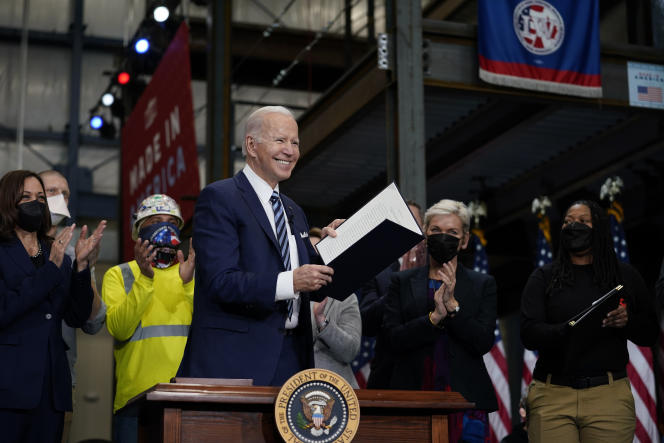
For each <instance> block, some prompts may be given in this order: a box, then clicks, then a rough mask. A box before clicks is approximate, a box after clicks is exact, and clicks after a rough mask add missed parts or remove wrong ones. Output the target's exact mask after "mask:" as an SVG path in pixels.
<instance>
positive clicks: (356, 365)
mask: <svg viewBox="0 0 664 443" xmlns="http://www.w3.org/2000/svg"><path fill="white" fill-rule="evenodd" d="M375 348H376V339H375V338H374V337H365V336H362V346H360V352H358V353H357V355H356V356H355V360H353V362H352V363H351V366H352V368H353V373H354V374H355V379H356V380H357V384H358V385H359V387H360V388H361V389H364V388H366V387H367V381H368V380H369V372H371V360H372V359H373V357H374V351H375Z"/></svg>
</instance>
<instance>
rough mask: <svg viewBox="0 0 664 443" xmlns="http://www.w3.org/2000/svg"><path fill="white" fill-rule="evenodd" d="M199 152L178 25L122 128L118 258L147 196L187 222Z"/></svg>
mask: <svg viewBox="0 0 664 443" xmlns="http://www.w3.org/2000/svg"><path fill="white" fill-rule="evenodd" d="M199 191H200V182H199V178H198V154H197V152H196V136H195V128H194V110H193V101H192V95H191V68H190V64H189V30H188V28H187V25H186V24H185V23H182V25H181V26H180V28H179V29H178V31H177V33H176V34H175V37H174V38H173V41H172V42H171V44H170V46H169V47H168V49H167V50H166V53H165V54H164V56H163V58H162V60H161V62H160V63H159V66H158V67H157V69H156V71H155V72H154V75H153V76H152V80H151V81H150V84H149V85H148V86H147V88H145V91H144V92H143V95H141V98H140V99H139V100H138V103H137V104H136V107H135V108H134V110H133V111H132V113H131V115H130V116H129V118H128V119H127V122H126V124H125V126H124V128H123V129H122V215H121V217H122V235H123V250H122V257H123V261H129V260H132V259H133V258H134V257H133V256H134V247H133V241H132V239H131V223H132V215H133V214H134V212H136V208H137V207H138V205H139V204H140V203H141V201H142V200H143V199H144V198H145V197H147V196H149V195H152V194H167V195H169V196H171V197H172V198H174V199H175V200H176V201H177V202H178V203H179V204H180V208H181V209H182V217H183V218H184V220H185V221H187V220H189V219H190V218H191V217H192V215H193V213H194V201H193V200H183V199H182V198H183V197H185V196H195V195H198V193H199Z"/></svg>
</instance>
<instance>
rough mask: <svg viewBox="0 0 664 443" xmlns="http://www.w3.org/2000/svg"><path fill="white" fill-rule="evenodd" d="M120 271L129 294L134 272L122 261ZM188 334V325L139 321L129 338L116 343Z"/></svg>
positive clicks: (185, 335)
mask: <svg viewBox="0 0 664 443" xmlns="http://www.w3.org/2000/svg"><path fill="white" fill-rule="evenodd" d="M119 266H120V271H122V280H123V282H124V287H125V292H126V293H127V294H129V292H130V291H131V288H132V286H133V285H134V273H133V272H132V270H131V267H130V266H129V263H122V264H120V265H119ZM188 335H189V325H155V326H146V327H143V326H141V322H138V326H137V327H136V330H135V331H134V334H133V335H132V336H131V338H130V339H129V340H126V341H123V342H120V343H117V344H118V345H120V344H125V343H128V342H130V341H138V340H144V339H146V338H158V337H187V336H188Z"/></svg>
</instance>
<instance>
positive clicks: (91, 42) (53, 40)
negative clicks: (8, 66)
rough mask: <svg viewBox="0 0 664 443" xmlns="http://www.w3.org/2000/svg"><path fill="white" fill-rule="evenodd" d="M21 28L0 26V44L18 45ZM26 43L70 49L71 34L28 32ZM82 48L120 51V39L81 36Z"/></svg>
mask: <svg viewBox="0 0 664 443" xmlns="http://www.w3.org/2000/svg"><path fill="white" fill-rule="evenodd" d="M20 41H21V28H12V27H8V26H0V42H6V43H16V44H18V43H20ZM28 43H29V44H31V45H42V46H59V47H62V48H71V45H72V34H71V32H52V31H37V30H30V31H28ZM83 48H84V49H88V50H96V51H109V52H115V51H118V50H121V49H122V39H116V38H106V37H93V36H85V35H84V36H83Z"/></svg>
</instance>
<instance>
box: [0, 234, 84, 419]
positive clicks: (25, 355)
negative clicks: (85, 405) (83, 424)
mask: <svg viewBox="0 0 664 443" xmlns="http://www.w3.org/2000/svg"><path fill="white" fill-rule="evenodd" d="M41 246H42V251H43V252H42V253H43V254H44V260H45V262H44V264H43V265H42V266H41V267H39V268H38V269H37V268H35V266H34V265H33V263H32V262H31V261H30V257H29V256H28V253H27V252H26V250H25V248H24V247H23V245H22V244H21V242H20V240H18V239H17V238H14V239H12V240H9V241H6V242H0V408H12V409H14V408H16V409H33V408H35V407H37V405H38V404H39V401H40V399H41V397H42V389H43V384H44V375H45V373H46V369H47V367H49V366H50V368H49V369H50V374H51V377H52V380H53V393H52V394H53V399H54V403H55V404H54V405H53V406H54V407H55V409H56V410H60V411H65V410H69V411H71V409H72V403H71V375H70V373H69V364H68V363H67V356H66V354H65V346H66V345H65V343H64V341H63V340H62V320H63V319H64V320H65V321H66V322H67V324H68V325H69V326H71V327H74V328H79V327H82V326H83V325H84V324H85V322H86V320H87V319H88V317H89V316H90V311H91V310H92V297H93V295H92V287H91V285H90V271H89V270H87V269H86V270H85V271H83V272H80V273H78V272H75V271H73V270H72V266H71V261H70V260H69V257H67V256H65V257H64V259H63V261H62V265H61V266H60V267H59V268H58V267H57V266H56V265H55V264H54V263H53V262H52V261H50V260H49V259H48V257H49V254H50V249H49V247H48V245H47V244H46V243H42V244H41ZM47 365H48V366H47Z"/></svg>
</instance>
